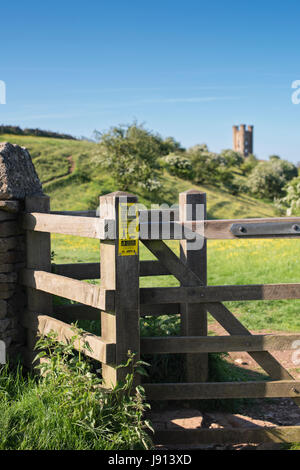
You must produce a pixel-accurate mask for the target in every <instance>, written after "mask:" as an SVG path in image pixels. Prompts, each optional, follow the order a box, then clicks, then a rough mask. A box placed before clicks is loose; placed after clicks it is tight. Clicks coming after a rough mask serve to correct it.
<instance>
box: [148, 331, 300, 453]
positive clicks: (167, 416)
mask: <svg viewBox="0 0 300 470" xmlns="http://www.w3.org/2000/svg"><path fill="white" fill-rule="evenodd" d="M209 331H211V332H214V333H215V334H218V335H222V336H223V335H227V334H228V333H227V332H226V331H225V330H224V329H223V328H222V327H221V326H220V325H219V324H218V323H213V324H209ZM252 333H255V334H266V333H276V334H287V333H286V332H278V331H277V332H272V331H269V330H268V331H267V330H263V331H255V332H254V331H252ZM272 354H273V355H274V357H276V359H277V360H278V361H279V362H280V363H281V364H282V365H283V366H284V367H285V368H286V369H288V370H289V372H290V373H291V374H292V375H293V377H295V378H296V379H300V367H299V365H298V367H297V365H295V364H294V362H293V356H292V354H293V351H272ZM226 360H227V361H228V362H229V363H230V364H232V365H234V366H235V367H239V368H242V369H244V370H247V371H249V373H263V370H262V369H261V368H260V367H259V366H258V364H257V363H256V362H255V361H254V360H253V359H252V358H251V357H250V356H249V355H248V354H247V353H246V352H233V353H229V355H228V356H227V357H226ZM250 403H251V404H248V405H243V406H242V407H241V408H240V410H239V413H228V412H220V411H217V412H215V411H212V412H207V411H201V409H197V408H195V407H194V405H193V404H192V402H191V405H190V407H188V406H189V405H185V406H187V407H186V408H181V409H178V407H177V408H174V407H173V408H172V407H171V406H170V407H169V408H168V409H167V410H165V411H161V410H159V409H153V410H152V413H151V417H150V419H151V420H152V423H153V425H154V429H195V428H200V427H201V428H223V427H225V428H228V427H229V428H244V427H252V426H254V427H256V426H259V427H270V426H294V425H298V426H300V408H299V407H298V406H297V405H295V403H294V402H293V401H292V400H291V399H289V398H276V399H256V400H251V402H250ZM158 448H159V446H158ZM163 448H164V449H166V448H168V449H192V448H194V449H195V448H196V449H215V450H245V449H255V450H260V449H274V450H275V449H279V448H280V445H279V446H278V444H260V445H254V444H249V443H244V444H238V445H205V446H204V445H202V446H201V445H200V444H199V445H198V446H189V444H188V443H185V444H183V445H181V446H171V445H170V446H164V447H163Z"/></svg>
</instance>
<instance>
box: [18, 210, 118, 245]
mask: <svg viewBox="0 0 300 470" xmlns="http://www.w3.org/2000/svg"><path fill="white" fill-rule="evenodd" d="M21 220H22V227H23V228H24V229H26V230H34V231H38V232H49V233H62V234H64V235H75V236H79V237H88V238H97V239H100V240H103V239H105V238H107V236H108V235H109V234H110V236H112V238H113V237H114V229H113V225H112V224H111V222H110V221H108V220H105V219H100V218H99V217H78V216H77V217H76V216H71V215H70V216H68V215H55V214H39V213H38V212H32V213H23V215H22V216H21Z"/></svg>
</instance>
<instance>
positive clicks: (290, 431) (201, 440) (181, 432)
mask: <svg viewBox="0 0 300 470" xmlns="http://www.w3.org/2000/svg"><path fill="white" fill-rule="evenodd" d="M153 441H154V443H155V444H159V445H167V444H172V445H176V444H177V445H182V444H186V443H187V442H188V443H189V445H191V446H192V445H197V444H198V445H199V444H240V443H245V442H247V443H253V444H256V443H271V442H273V443H276V442H277V443H284V442H289V443H292V442H299V441H300V426H276V427H259V426H253V427H248V428H240V429H237V428H236V429H234V428H221V429H205V428H203V429H178V430H177V429H168V430H157V431H156V432H155V434H154V436H153Z"/></svg>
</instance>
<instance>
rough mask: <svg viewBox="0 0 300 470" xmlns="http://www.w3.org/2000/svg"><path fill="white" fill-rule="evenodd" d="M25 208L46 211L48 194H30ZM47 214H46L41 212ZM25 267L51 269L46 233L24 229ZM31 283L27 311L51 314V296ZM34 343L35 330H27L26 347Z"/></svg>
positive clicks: (49, 248)
mask: <svg viewBox="0 0 300 470" xmlns="http://www.w3.org/2000/svg"><path fill="white" fill-rule="evenodd" d="M25 210H26V211H28V212H32V211H34V212H36V213H38V212H43V213H47V212H49V210H50V199H49V197H48V196H36V197H34V196H32V197H26V199H25ZM43 215H45V216H47V214H43ZM26 267H27V268H28V269H29V270H35V269H39V270H43V271H44V272H45V274H47V273H46V272H47V271H51V241H50V235H49V234H48V233H39V232H33V231H31V230H27V231H26ZM33 287H34V286H32V285H27V289H26V290H27V308H28V310H29V311H34V312H40V313H41V314H45V315H51V313H52V297H51V296H50V295H49V294H48V293H45V292H42V291H38V290H36V289H34V288H33ZM35 343H36V332H35V331H32V330H28V334H27V349H28V350H29V351H31V352H32V351H33V350H34V347H35Z"/></svg>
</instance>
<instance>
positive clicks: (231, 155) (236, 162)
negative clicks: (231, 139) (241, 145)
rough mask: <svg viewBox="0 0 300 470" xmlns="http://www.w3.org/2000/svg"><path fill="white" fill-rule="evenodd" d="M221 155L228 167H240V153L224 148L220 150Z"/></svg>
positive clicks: (241, 161) (241, 156) (241, 157)
mask: <svg viewBox="0 0 300 470" xmlns="http://www.w3.org/2000/svg"><path fill="white" fill-rule="evenodd" d="M221 157H223V158H224V159H225V161H226V164H227V166H228V167H232V166H236V167H240V166H241V165H242V164H243V163H244V160H245V159H244V157H243V155H242V154H241V153H239V152H235V151H234V150H231V149H225V150H222V152H221Z"/></svg>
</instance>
